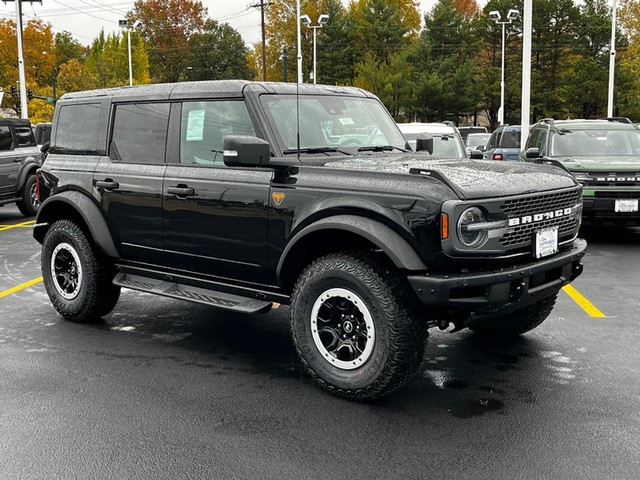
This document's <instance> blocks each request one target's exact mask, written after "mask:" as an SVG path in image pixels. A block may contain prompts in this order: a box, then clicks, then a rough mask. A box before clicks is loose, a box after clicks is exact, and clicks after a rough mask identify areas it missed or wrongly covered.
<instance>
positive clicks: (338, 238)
mask: <svg viewBox="0 0 640 480" xmlns="http://www.w3.org/2000/svg"><path fill="white" fill-rule="evenodd" d="M351 248H361V249H362V248H364V249H370V250H381V251H382V254H383V255H384V256H385V257H386V258H387V259H388V260H389V261H390V262H391V263H392V264H393V265H395V266H396V267H397V268H399V269H401V270H409V271H420V270H426V268H427V267H426V265H425V264H424V262H423V261H422V260H421V259H420V257H419V256H418V254H417V253H416V252H415V250H414V249H413V248H412V247H411V245H410V244H409V242H407V240H405V239H404V238H403V237H402V236H401V235H400V234H399V233H397V232H396V231H394V230H392V229H391V228H390V227H388V226H387V225H384V224H382V223H380V222H378V221H376V220H372V219H368V218H364V217H360V216H357V215H336V216H332V217H327V218H323V219H321V220H319V221H317V222H314V223H313V224H311V225H308V226H306V227H305V228H303V229H302V230H300V231H299V232H298V233H297V234H295V235H294V236H293V238H291V240H290V241H289V243H288V244H287V246H286V247H285V249H284V250H283V252H282V255H281V256H280V259H279V261H278V266H277V268H276V278H277V281H278V284H279V285H281V286H282V287H284V288H286V289H287V290H289V289H290V288H291V287H292V286H293V284H294V283H295V280H296V278H297V277H298V275H299V274H300V273H301V272H302V270H303V269H304V268H305V267H306V266H307V265H308V264H309V263H310V262H311V261H313V259H315V258H318V257H319V256H322V255H325V254H328V253H331V252H334V251H337V250H345V249H351Z"/></svg>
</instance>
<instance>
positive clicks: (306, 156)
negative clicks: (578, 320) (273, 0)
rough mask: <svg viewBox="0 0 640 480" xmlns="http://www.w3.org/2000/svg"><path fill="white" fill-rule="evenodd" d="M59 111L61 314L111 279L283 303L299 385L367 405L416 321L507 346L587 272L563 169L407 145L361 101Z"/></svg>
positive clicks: (182, 92)
mask: <svg viewBox="0 0 640 480" xmlns="http://www.w3.org/2000/svg"><path fill="white" fill-rule="evenodd" d="M54 118H55V122H54V126H53V132H52V137H51V138H52V140H51V149H50V153H49V156H48V158H47V161H46V162H45V164H44V166H43V167H42V169H41V171H40V175H41V177H42V193H43V195H44V196H45V197H48V198H47V199H46V201H44V203H43V204H42V207H41V209H40V212H39V214H38V218H37V225H36V227H35V228H34V237H35V238H36V239H37V240H38V241H39V242H41V243H42V273H43V276H44V283H45V287H46V289H47V292H48V294H49V297H50V298H51V301H52V303H53V305H54V306H55V308H56V309H57V310H58V312H60V314H61V315H62V316H64V317H65V318H67V319H69V320H72V321H78V322H84V321H90V320H93V319H95V318H96V317H100V316H102V315H105V314H107V313H109V312H110V311H111V310H112V309H113V308H114V306H115V305H116V302H117V301H118V296H119V294H120V288H121V287H125V288H130V289H135V290H141V291H144V292H149V293H153V294H157V295H164V296H168V297H173V298H180V299H184V300H189V301H193V302H198V303H202V304H207V305H212V306H215V307H219V308H225V309H231V310H236V311H238V312H244V313H261V312H266V311H268V310H269V309H270V308H271V307H272V304H273V302H279V303H283V304H289V303H290V305H291V308H290V312H291V331H292V336H293V341H294V343H295V346H296V349H297V351H298V353H299V355H300V358H301V359H302V362H303V364H304V365H305V366H306V367H307V369H308V371H309V372H310V373H311V375H312V376H313V378H315V379H316V380H317V381H318V383H319V384H320V385H322V386H323V387H324V388H326V389H327V390H329V391H331V392H333V393H336V394H339V395H342V396H345V397H349V398H353V399H358V400H363V399H370V398H376V397H380V396H383V395H385V394H387V393H389V392H391V391H393V390H395V389H396V388H398V387H399V386H400V385H402V384H403V383H404V382H406V381H407V379H408V378H409V377H410V376H411V374H412V373H414V372H415V371H416V370H417V368H418V366H419V365H420V362H421V359H422V356H423V352H424V342H425V338H426V330H427V328H429V327H434V326H439V327H440V328H446V327H447V326H448V325H449V324H450V323H453V324H454V325H455V328H456V329H462V328H466V327H469V328H471V329H473V330H475V331H476V332H478V333H481V334H486V335H491V336H514V335H519V334H521V333H524V332H526V331H528V330H531V329H533V328H535V327H536V326H537V325H539V324H540V323H541V322H542V321H543V320H544V319H545V318H546V317H547V316H548V315H549V313H550V312H551V309H552V308H553V305H554V303H555V300H556V295H557V293H558V291H559V289H560V288H561V287H562V286H563V285H565V284H567V283H569V282H570V281H572V280H573V279H574V278H575V277H576V276H578V275H579V274H580V273H581V270H582V265H581V263H580V259H581V258H582V256H583V255H584V253H585V249H586V242H584V241H583V240H581V239H578V238H577V232H578V228H579V225H580V214H581V208H582V199H581V194H580V190H581V187H580V185H579V183H578V182H577V181H576V180H575V179H574V178H573V177H572V176H571V175H570V174H568V173H566V172H564V171H561V170H558V171H556V172H548V173H547V169H548V167H546V166H542V165H529V164H525V163H524V162H522V163H518V164H513V163H511V164H508V165H506V164H503V163H501V162H483V161H473V160H467V159H457V160H442V159H440V160H433V159H432V157H431V156H430V155H428V154H425V153H421V152H412V151H409V149H408V145H407V143H406V140H405V139H404V138H403V136H402V134H401V133H400V131H399V130H398V128H397V126H396V125H395V123H394V121H393V119H392V118H391V116H390V115H389V113H388V112H387V111H386V110H385V109H384V107H383V106H382V104H381V103H380V101H379V100H378V99H377V98H376V97H375V96H374V95H372V94H370V93H368V92H365V91H363V90H360V89H356V88H345V87H329V86H315V85H300V86H299V90H298V89H297V87H296V85H294V84H277V83H251V82H245V81H219V82H195V83H178V84H164V85H150V86H139V87H134V88H130V87H127V88H118V89H107V90H99V91H93V92H80V93H72V94H67V95H65V96H63V97H62V98H61V99H60V100H59V101H58V103H57V105H56V112H55V117H54ZM298 127H299V128H298ZM534 185H535V187H534Z"/></svg>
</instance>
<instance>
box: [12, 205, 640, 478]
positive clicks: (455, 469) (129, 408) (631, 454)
mask: <svg viewBox="0 0 640 480" xmlns="http://www.w3.org/2000/svg"><path fill="white" fill-rule="evenodd" d="M32 224H33V218H24V217H21V216H20V215H19V213H18V211H17V209H16V208H15V207H13V206H11V207H8V206H7V207H3V208H1V209H0V407H1V408H0V478H3V479H5V478H6V479H43V478H46V479H69V478H94V479H101V478H113V479H122V478H126V479H138V478H140V479H142V478H145V479H146V478H170V479H177V478H180V479H181V478H184V479H214V478H237V479H267V478H268V479H285V478H287V479H288V478H290V479H306V478H310V479H311V478H319V479H320V478H322V479H324V478H340V477H348V478H352V479H360V478H362V479H364V478H384V479H395V478H398V479H400V478H402V479H425V478H436V479H448V478H451V479H460V478H473V479H515V478H517V479H521V478H522V479H540V478H554V479H575V478H580V479H587V478H588V479H637V478H640V415H638V411H640V349H639V348H638V345H640V333H639V332H638V328H637V326H638V321H639V320H638V319H639V318H640V301H639V300H638V283H640V229H624V230H612V229H591V230H588V231H585V232H583V236H584V237H585V238H587V240H588V241H589V252H588V254H587V256H586V257H585V273H584V274H583V275H582V276H581V277H580V278H579V279H578V280H577V281H576V282H575V284H574V287H575V291H571V292H570V293H571V295H570V294H569V293H567V292H561V295H560V297H559V301H558V304H557V306H556V308H555V309H554V311H553V312H552V314H551V316H550V318H549V319H548V320H547V321H546V322H545V323H544V324H543V325H542V326H541V327H539V328H538V329H536V330H534V331H533V332H531V333H529V334H527V335H525V336H523V337H522V338H520V339H518V340H516V341H512V342H508V343H501V342H491V341H486V340H485V341H483V340H481V339H479V338H477V337H476V336H474V335H473V334H472V333H470V332H466V331H465V332H459V333H455V334H450V333H447V332H438V331H432V332H431V333H432V335H431V337H430V341H429V345H428V348H427V353H426V357H425V362H424V364H423V366H422V368H421V371H420V374H419V375H418V376H417V377H416V378H415V379H414V380H413V381H412V382H411V383H410V384H409V385H408V386H406V387H405V388H403V389H402V390H400V391H399V392H397V393H396V394H394V395H392V396H390V397H387V398H385V399H383V400H382V401H378V402H374V403H369V404H358V403H353V402H349V401H344V400H341V399H339V398H335V397H333V396H331V395H329V394H326V393H324V392H323V391H321V390H320V389H318V388H316V387H315V386H314V384H313V383H312V381H311V380H310V379H309V378H307V377H306V376H305V374H304V373H303V371H302V369H301V366H300V364H299V362H298V360H297V358H296V356H295V352H294V350H293V347H292V344H291V340H290V337H289V331H288V320H287V315H288V310H287V308H286V307H282V308H280V309H277V310H273V311H272V312H270V313H269V314H267V315H263V316H245V315H238V314H230V313H225V312H220V311H218V310H215V309H212V308H207V307H203V306H198V305H193V304H188V303H183V302H179V301H174V300H170V299H164V298H158V297H153V296H149V295H145V294H141V293H137V292H133V291H124V292H123V295H122V297H121V300H120V302H119V304H118V305H117V307H116V308H115V310H114V311H113V312H112V313H111V314H110V315H108V316H106V317H105V318H104V321H103V322H101V323H98V324H92V325H79V324H73V323H69V322H65V321H63V320H62V319H61V317H60V316H59V315H58V314H57V313H56V312H55V310H54V309H53V307H52V306H51V305H50V303H49V300H48V297H47V295H46V293H45V290H44V287H43V285H42V283H41V281H39V277H40V263H39V262H40V258H39V257H40V248H39V247H40V246H39V245H38V244H37V243H36V242H35V241H34V240H33V239H32V237H31V226H32ZM578 302H579V303H578Z"/></svg>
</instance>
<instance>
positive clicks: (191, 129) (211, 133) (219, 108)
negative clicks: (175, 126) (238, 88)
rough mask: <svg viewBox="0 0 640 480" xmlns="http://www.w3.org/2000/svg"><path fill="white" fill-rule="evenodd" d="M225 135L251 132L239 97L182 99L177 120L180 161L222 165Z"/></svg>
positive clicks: (251, 133) (248, 120) (251, 129)
mask: <svg viewBox="0 0 640 480" xmlns="http://www.w3.org/2000/svg"><path fill="white" fill-rule="evenodd" d="M227 135H255V131H254V129H253V125H252V124H251V119H250V118H249V112H248V111H247V107H246V106H245V104H244V102H243V101H241V100H212V101H207V102H184V103H183V105H182V119H181V122H180V163H185V164H195V165H224V161H223V146H222V144H223V140H224V137H225V136H227Z"/></svg>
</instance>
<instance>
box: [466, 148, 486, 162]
mask: <svg viewBox="0 0 640 480" xmlns="http://www.w3.org/2000/svg"><path fill="white" fill-rule="evenodd" d="M482 157H484V154H483V153H482V151H480V150H471V152H469V158H470V159H471V160H482Z"/></svg>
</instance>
